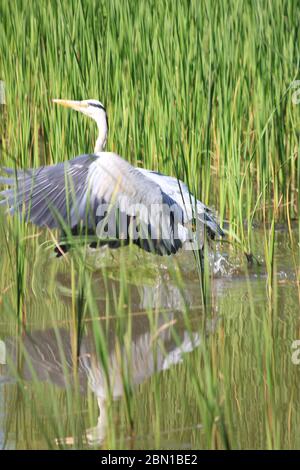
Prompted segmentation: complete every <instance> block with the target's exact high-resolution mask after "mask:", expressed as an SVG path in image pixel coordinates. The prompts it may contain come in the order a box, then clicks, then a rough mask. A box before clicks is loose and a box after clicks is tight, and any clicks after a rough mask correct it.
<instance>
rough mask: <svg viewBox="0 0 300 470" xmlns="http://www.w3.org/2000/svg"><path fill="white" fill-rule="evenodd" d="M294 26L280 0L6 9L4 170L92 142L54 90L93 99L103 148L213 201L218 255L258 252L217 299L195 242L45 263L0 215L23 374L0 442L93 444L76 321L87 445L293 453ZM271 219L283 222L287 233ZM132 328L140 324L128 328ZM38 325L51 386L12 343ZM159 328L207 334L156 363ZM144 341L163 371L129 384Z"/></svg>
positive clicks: (45, 238) (8, 308) (38, 248)
mask: <svg viewBox="0 0 300 470" xmlns="http://www.w3.org/2000/svg"><path fill="white" fill-rule="evenodd" d="M299 20H300V11H299V8H297V3H296V2H290V1H288V0H280V1H279V0H278V1H277V0H276V1H273V2H261V1H258V0H257V1H254V2H253V1H242V0H237V1H232V2H231V1H230V2H223V1H210V0H206V1H201V2H200V1H192V2H189V1H164V0H159V1H158V0H156V1H149V2H142V1H139V2H136V1H129V0H123V1H122V2H120V1H117V0H112V1H96V0H85V1H83V0H79V1H75V0H74V1H73V0H72V1H69V2H66V1H58V0H50V1H48V2H47V4H46V3H45V2H43V1H37V0H33V1H32V2H30V4H28V2H25V1H23V0H12V1H7V2H1V4H0V22H1V28H0V50H1V55H0V79H1V80H4V81H5V89H6V105H5V106H3V105H0V118H1V122H0V130H1V135H0V139H1V144H0V165H1V166H10V167H12V168H27V167H38V166H40V165H42V164H52V163H57V162H61V161H65V160H66V159H70V158H72V157H73V156H76V155H78V154H80V153H86V152H91V151H92V149H93V142H94V140H95V129H94V128H93V126H91V125H90V122H89V121H87V120H85V118H84V117H83V116H81V115H76V114H74V113H71V112H68V111H65V110H62V109H56V108H55V107H54V105H53V104H52V103H51V99H52V98H70V99H86V98H96V99H100V100H101V101H103V102H104V103H105V105H106V106H107V109H108V115H109V124H110V130H109V140H108V150H114V151H116V152H117V153H119V154H120V155H122V156H124V157H125V158H126V159H127V160H128V161H130V162H131V163H133V164H134V165H138V166H143V167H145V168H149V169H154V170H159V171H161V172H163V173H166V174H170V175H174V176H177V177H179V178H181V179H183V180H185V181H186V182H187V184H188V185H189V188H190V189H191V191H192V192H193V193H194V194H196V195H197V196H198V197H199V198H200V199H201V200H202V201H203V202H204V203H207V204H209V205H210V206H213V207H215V208H217V210H218V213H219V216H220V220H221V222H222V223H223V224H224V226H225V227H227V235H228V238H227V241H228V242H229V243H228V244H227V245H225V249H226V250H227V251H228V253H229V254H230V255H232V256H233V255H236V254H237V253H242V252H246V253H250V252H252V253H254V254H255V255H257V256H258V258H259V259H260V260H262V264H263V267H259V266H252V267H251V266H249V267H244V269H243V272H244V273H245V275H244V278H243V279H244V280H243V284H242V287H241V288H238V287H234V285H233V283H232V284H230V281H229V285H230V288H229V287H227V288H226V286H225V288H224V289H225V293H224V294H223V293H222V294H218V292H217V287H216V286H217V281H216V280H214V279H212V278H211V276H210V269H209V263H208V256H205V257H204V266H201V263H200V260H199V258H197V256H196V257H194V256H193V254H189V258H188V261H187V262H186V264H188V265H189V270H187V269H186V268H184V269H182V267H181V265H180V258H178V259H177V258H176V257H175V258H173V259H172V260H167V261H162V260H161V259H160V258H157V257H151V256H150V255H147V254H140V253H139V252H138V251H137V249H136V248H135V247H130V248H129V249H126V250H120V251H119V252H113V253H106V252H104V254H103V255H102V254H101V255H99V254H94V255H93V254H90V253H89V252H88V251H87V250H86V247H81V246H79V244H77V242H76V240H72V242H73V243H74V248H73V250H72V253H71V255H70V256H68V257H64V258H63V259H61V260H56V259H55V258H54V257H52V256H51V251H52V250H53V247H54V245H55V240H56V238H57V234H56V233H54V232H53V233H49V232H47V231H41V230H39V229H37V228H34V227H32V226H31V225H27V224H25V222H24V219H22V218H21V219H19V218H9V217H6V216H5V215H4V211H2V209H1V211H2V212H1V218H0V256H1V267H2V269H1V272H0V309H1V316H0V324H1V325H0V330H1V339H2V337H3V338H5V339H7V338H15V345H16V346H15V347H16V351H17V356H16V357H17V360H16V361H10V364H9V365H10V373H11V374H12V376H13V377H14V378H15V380H16V381H17V383H16V384H15V385H5V387H4V386H3V385H1V387H3V390H4V391H5V394H6V393H7V395H5V400H6V401H5V402H6V403H7V413H6V423H5V431H6V442H5V446H6V447H9V446H10V445H16V446H17V447H19V448H37V447H41V448H56V447H57V446H58V447H59V448H64V447H68V446H69V445H70V446H73V447H76V448H82V447H84V448H85V447H87V446H88V443H87V437H86V434H87V433H86V430H87V429H89V428H95V423H97V420H98V414H99V410H98V406H97V399H96V397H95V394H94V393H93V392H92V391H91V389H90V388H89V387H87V390H86V391H85V393H84V394H82V393H81V390H80V377H81V375H80V374H81V372H80V367H79V363H78V357H80V354H81V347H82V344H83V343H84V341H85V340H84V338H85V337H86V335H87V334H88V332H90V333H89V334H90V342H91V344H93V345H94V349H93V351H92V353H91V355H92V358H93V360H94V361H95V363H96V364H100V366H99V367H100V369H101V371H102V372H101V373H102V376H103V381H104V383H105V390H106V401H105V410H103V409H102V416H105V417H106V419H107V423H106V426H105V432H104V431H103V432H104V434H105V438H104V440H103V442H102V443H101V444H100V443H99V442H98V444H97V445H98V446H99V445H102V446H105V447H108V448H130V447H133V448H135V447H137V448H143V447H149V448H151V447H153V446H156V447H157V448H161V447H162V448H164V447H170V446H174V447H177V446H178V445H183V446H184V445H185V443H188V445H189V446H192V447H197V448H198V447H199V448H224V449H228V448H245V447H250V448H263V447H267V448H285V447H286V448H297V447H299V437H298V436H299V433H298V429H299V418H298V416H299V413H298V409H299V394H298V388H297V381H298V378H297V377H298V375H297V372H298V371H297V367H295V366H294V365H293V364H292V363H291V359H290V356H291V354H290V344H291V342H292V341H293V340H294V339H297V335H298V336H299V323H298V321H299V319H298V314H299V305H300V303H299V300H300V287H299V286H300V272H299V260H300V248H299V247H300V245H299V235H300V224H299V222H298V219H299V180H300V164H299V153H298V152H299V150H298V149H299V118H300V115H299V105H298V106H297V105H295V104H293V100H292V95H293V92H295V89H294V88H293V81H294V80H295V79H297V78H299V77H298V70H299V57H300V56H299V41H298V24H299ZM278 223H281V224H286V227H287V233H288V236H287V237H285V238H284V242H282V241H280V240H281V238H280V232H278V231H277V230H276V225H277V224H278ZM256 226H258V227H261V226H262V227H263V228H262V230H259V231H258V233H257V230H254V227H256ZM295 226H296V227H295ZM69 235H70V234H69ZM237 241H238V242H239V243H237ZM281 250H284V253H285V255H286V257H287V261H286V260H282V258H281V257H280V255H281ZM98 256H99V260H98V261H97V262H96V261H95V258H97V257H98ZM279 263H280V264H281V265H283V266H284V269H285V270H286V272H287V273H288V276H289V277H288V278H287V280H286V281H285V280H284V282H286V284H283V283H281V278H280V276H279V274H280V273H279V268H278V264H279ZM184 266H185V265H184ZM203 267H204V269H203ZM191 272H193V274H191ZM197 273H198V275H197ZM165 278H166V279H167V281H166V285H165V286H164V284H163V281H164V282H165ZM160 285H162V286H163V288H162V289H161V291H159V292H160V296H159V297H158V298H157V299H156V298H154V297H155V295H156V293H157V288H160ZM147 292H148V293H147ZM169 297H170V299H171V300H169ZM137 299H138V300H137ZM149 299H152V302H150V301H149ZM174 312H176V313H177V314H178V313H179V314H180V315H179V318H177V317H176V316H174V317H173V316H172V315H171V313H172V314H174ZM141 318H142V319H143V321H142V323H141V324H140V323H139V319H141ZM175 320H176V321H175ZM173 321H174V324H173V323H172V322H173ZM145 324H146V326H145ZM112 325H113V326H112ZM137 325H138V327H140V328H141V330H142V333H143V334H144V336H143V334H142V333H136V332H135V333H134V329H135V328H137ZM62 328H66V330H67V332H68V333H67V338H69V343H70V350H69V351H66V342H67V344H69V343H68V341H66V336H65V335H64V333H63V332H62ZM37 329H38V330H41V331H46V330H49V329H50V330H51V331H52V332H53V335H54V337H55V338H56V343H55V344H56V349H57V358H58V362H59V363H60V364H61V375H60V377H62V378H63V379H64V380H65V382H66V383H65V384H64V387H62V386H58V385H57V383H56V382H55V377H56V376H55V374H54V378H53V381H52V382H51V379H49V377H48V380H47V381H44V382H43V381H41V380H40V377H39V373H38V371H37V369H36V363H35V362H34V361H33V358H32V356H30V354H29V353H28V352H27V349H26V345H25V343H24V341H25V340H24V335H26V334H27V333H30V334H34V331H35V330H37ZM111 329H112V330H113V334H112V333H110V331H111ZM164 329H165V330H166V331H168V334H169V335H170V337H168V340H169V341H170V342H171V343H172V345H173V346H172V347H174V348H176V347H177V348H178V347H180V345H181V344H182V338H183V333H184V332H185V333H186V335H187V337H188V338H194V337H195V336H193V334H194V335H195V334H198V336H199V338H200V343H199V345H197V347H195V348H192V349H193V351H191V352H190V354H187V355H186V356H185V358H184V361H183V362H182V363H176V364H175V365H173V366H172V368H170V369H166V370H163V371H162V370H160V368H159V367H158V364H159V358H160V354H161V352H162V351H163V357H168V344H169V343H168V342H166V341H165V337H164V336H161V334H164V332H165V330H164ZM111 334H112V337H113V344H114V348H112V347H111V341H112V340H111V336H110V335H111ZM42 338H43V336H42V333H41V339H42ZM149 338H150V344H151V345H152V348H153V363H154V365H155V364H156V366H155V367H154V366H153V371H155V370H156V369H157V370H156V373H152V374H149V376H148V377H147V380H144V381H142V382H141V383H140V384H139V386H138V391H137V390H136V387H135V386H136V383H135V382H136V381H135V380H134V377H133V376H132V371H133V370H134V368H135V367H136V362H135V361H136V355H135V354H136V351H139V347H140V343H139V341H140V342H141V341H142V340H144V341H145V343H146V344H148V343H147V341H149ZM37 341H39V340H38V338H37ZM171 343H170V344H171ZM42 344H43V343H42V342H41V344H40V346H41V345H42ZM46 344H47V343H46ZM169 347H170V346H169ZM112 351H114V354H115V356H113V354H112ZM141 351H143V348H141ZM112 357H116V361H117V363H118V364H119V368H120V376H121V382H122V386H123V398H122V400H119V401H115V400H114V398H115V397H114V385H113V380H114V377H113V375H112V370H113V371H114V372H115V369H114V368H113V366H112V363H111V360H112V359H111V358H112ZM49 367H50V366H49ZM26 368H27V369H28V370H29V377H27V379H26V374H25V371H26V370H27V369H26ZM145 368H146V366H145ZM50 370H51V367H50ZM146 370H147V369H146ZM153 371H152V372H153ZM24 377H25V378H24ZM101 403H102V402H101ZM102 405H103V404H102ZM28 423H30V424H29V425H28ZM67 437H69V440H68V439H66V438H67Z"/></svg>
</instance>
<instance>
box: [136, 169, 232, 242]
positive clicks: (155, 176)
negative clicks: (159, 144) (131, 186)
mask: <svg viewBox="0 0 300 470" xmlns="http://www.w3.org/2000/svg"><path fill="white" fill-rule="evenodd" d="M138 170H139V171H140V173H142V174H143V175H145V176H147V177H148V178H150V179H151V180H152V181H155V182H156V183H157V184H159V185H160V187H161V188H162V190H163V191H164V192H166V193H168V194H169V195H170V196H171V197H172V198H173V199H174V200H175V201H176V202H177V204H178V205H179V206H181V207H182V209H183V213H184V216H185V221H186V222H187V221H189V220H191V219H193V218H194V215H193V213H194V212H195V211H194V209H195V210H196V213H197V218H198V220H199V221H200V222H201V223H203V224H204V225H206V226H207V227H208V228H209V229H210V230H211V233H212V235H213V234H218V235H220V236H221V237H223V236H224V235H225V234H224V232H223V230H222V229H221V227H220V226H219V224H218V222H217V218H216V215H215V214H214V212H213V211H212V210H211V209H210V208H209V207H207V206H206V205H205V204H203V203H202V202H201V201H199V200H197V199H196V198H195V196H193V194H191V193H190V191H189V189H188V187H187V185H186V184H185V183H184V182H183V181H181V180H179V179H177V178H174V177H172V176H166V175H164V174H162V173H158V172H156V171H151V170H145V169H143V168H138Z"/></svg>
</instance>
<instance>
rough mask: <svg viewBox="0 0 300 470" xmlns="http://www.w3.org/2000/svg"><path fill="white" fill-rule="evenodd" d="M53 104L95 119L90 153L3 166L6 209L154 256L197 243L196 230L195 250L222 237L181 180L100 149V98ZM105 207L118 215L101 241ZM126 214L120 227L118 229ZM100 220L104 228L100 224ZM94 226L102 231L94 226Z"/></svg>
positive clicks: (104, 130) (103, 124) (103, 122)
mask: <svg viewBox="0 0 300 470" xmlns="http://www.w3.org/2000/svg"><path fill="white" fill-rule="evenodd" d="M53 102H54V103H57V104H59V105H62V106H65V107H69V108H72V109H74V110H76V111H79V112H81V113H83V114H85V115H87V116H89V117H90V118H92V119H93V120H94V121H96V123H97V126H98V138H97V140H96V144H95V148H94V153H92V154H85V155H80V156H77V157H75V158H73V159H72V160H68V161H65V162H63V163H59V164H56V165H49V166H43V167H40V168H36V169H26V170H14V169H12V168H2V170H3V171H4V172H5V173H6V174H7V175H8V177H0V184H4V185H8V186H9V189H6V190H4V191H2V192H1V193H0V195H1V196H2V198H3V199H2V200H1V201H0V204H2V205H3V204H8V207H9V209H8V210H9V212H10V213H11V214H13V213H15V212H17V213H25V217H26V221H30V222H32V223H33V224H35V225H37V226H40V227H48V228H50V229H55V228H59V229H61V231H62V233H63V234H64V235H66V233H67V232H68V230H69V231H70V233H71V234H72V235H80V234H83V233H85V234H88V235H92V234H97V235H98V239H99V240H98V241H97V242H96V245H97V246H98V245H99V244H100V245H101V244H106V245H109V246H111V247H113V248H114V247H118V246H120V245H121V244H128V243H129V242H130V241H132V242H133V243H134V244H136V245H138V246H140V247H141V248H142V249H144V250H146V251H151V252H154V253H156V254H159V255H165V254H167V255H169V254H173V253H176V252H177V251H178V250H179V249H180V248H182V247H184V246H188V245H189V244H190V243H191V242H194V241H195V232H197V236H198V238H197V246H199V249H200V251H201V249H202V247H203V243H204V240H205V238H206V237H209V238H211V239H214V238H215V235H216V234H217V235H220V236H221V237H222V236H223V235H224V233H223V231H222V229H221V228H220V226H219V224H218V222H217V220H216V217H215V215H214V213H213V211H212V210H211V209H209V208H208V207H207V206H205V205H204V204H203V203H202V202H201V201H199V200H197V199H196V198H195V197H194V196H193V195H192V194H191V193H190V191H189V189H188V187H187V186H186V184H185V183H183V182H182V181H180V180H179V179H177V178H175V177H171V176H166V175H164V174H161V173H158V172H156V171H151V170H146V169H143V168H138V167H134V166H132V165H131V164H130V163H129V162H127V161H126V160H124V159H123V158H122V157H120V156H119V155H117V154H116V153H113V152H107V151H105V150H104V149H105V146H106V142H107V134H108V118H107V113H106V109H105V107H104V105H103V104H102V103H101V102H100V101H97V100H94V99H89V100H84V101H73V100H63V99H54V100H53ZM107 206H109V210H108V209H107ZM103 207H105V210H102V208H103ZM99 208H100V211H99ZM111 208H113V212H114V214H116V212H117V213H118V217H115V218H114V219H113V220H114V225H115V231H114V236H113V237H109V236H107V237H106V238H105V239H104V240H103V232H105V230H104V228H105V227H107V224H108V222H109V221H110V219H109V217H108V213H109V212H110V211H111ZM160 208H161V210H160ZM120 215H121V216H123V218H122V217H121V218H120ZM124 217H125V221H126V222H125V225H126V227H125V230H124V226H123V225H122V226H120V220H124ZM104 221H105V224H106V225H105V224H104V223H102V225H101V222H104ZM137 221H138V222H137ZM133 222H135V225H134V224H133V227H134V228H133V229H132V223H133ZM99 225H100V226H101V230H102V231H101V230H100V232H101V236H100V235H99V232H98V231H97V230H98V226H99ZM129 226H130V228H131V230H129V229H128V228H129ZM195 226H196V227H197V228H198V229H195ZM141 227H142V229H141ZM191 227H192V229H191ZM199 234H200V235H199ZM106 235H107V234H106ZM199 243H200V245H199ZM91 245H92V246H94V245H95V242H94V243H93V244H91ZM67 250H68V245H67V244H66V245H61V246H60V247H57V248H56V252H57V255H58V256H60V255H61V254H63V253H64V252H66V251H67Z"/></svg>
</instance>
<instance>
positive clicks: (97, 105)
mask: <svg viewBox="0 0 300 470" xmlns="http://www.w3.org/2000/svg"><path fill="white" fill-rule="evenodd" d="M88 104H89V106H94V108H99V109H103V111H105V112H106V109H105V108H104V106H102V104H100V103H91V102H90V101H89V102H88Z"/></svg>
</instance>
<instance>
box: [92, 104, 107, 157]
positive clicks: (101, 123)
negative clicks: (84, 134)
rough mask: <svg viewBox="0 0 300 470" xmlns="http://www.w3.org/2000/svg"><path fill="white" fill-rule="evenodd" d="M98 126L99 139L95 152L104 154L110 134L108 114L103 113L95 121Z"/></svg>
mask: <svg viewBox="0 0 300 470" xmlns="http://www.w3.org/2000/svg"><path fill="white" fill-rule="evenodd" d="M95 121H96V123H97V126H98V131H99V134H98V138H97V140H96V144H95V148H94V152H95V153H97V152H102V150H104V148H105V145H106V141H107V133H108V123H107V117H106V114H104V113H101V115H100V116H99V117H97V118H96V119H95Z"/></svg>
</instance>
